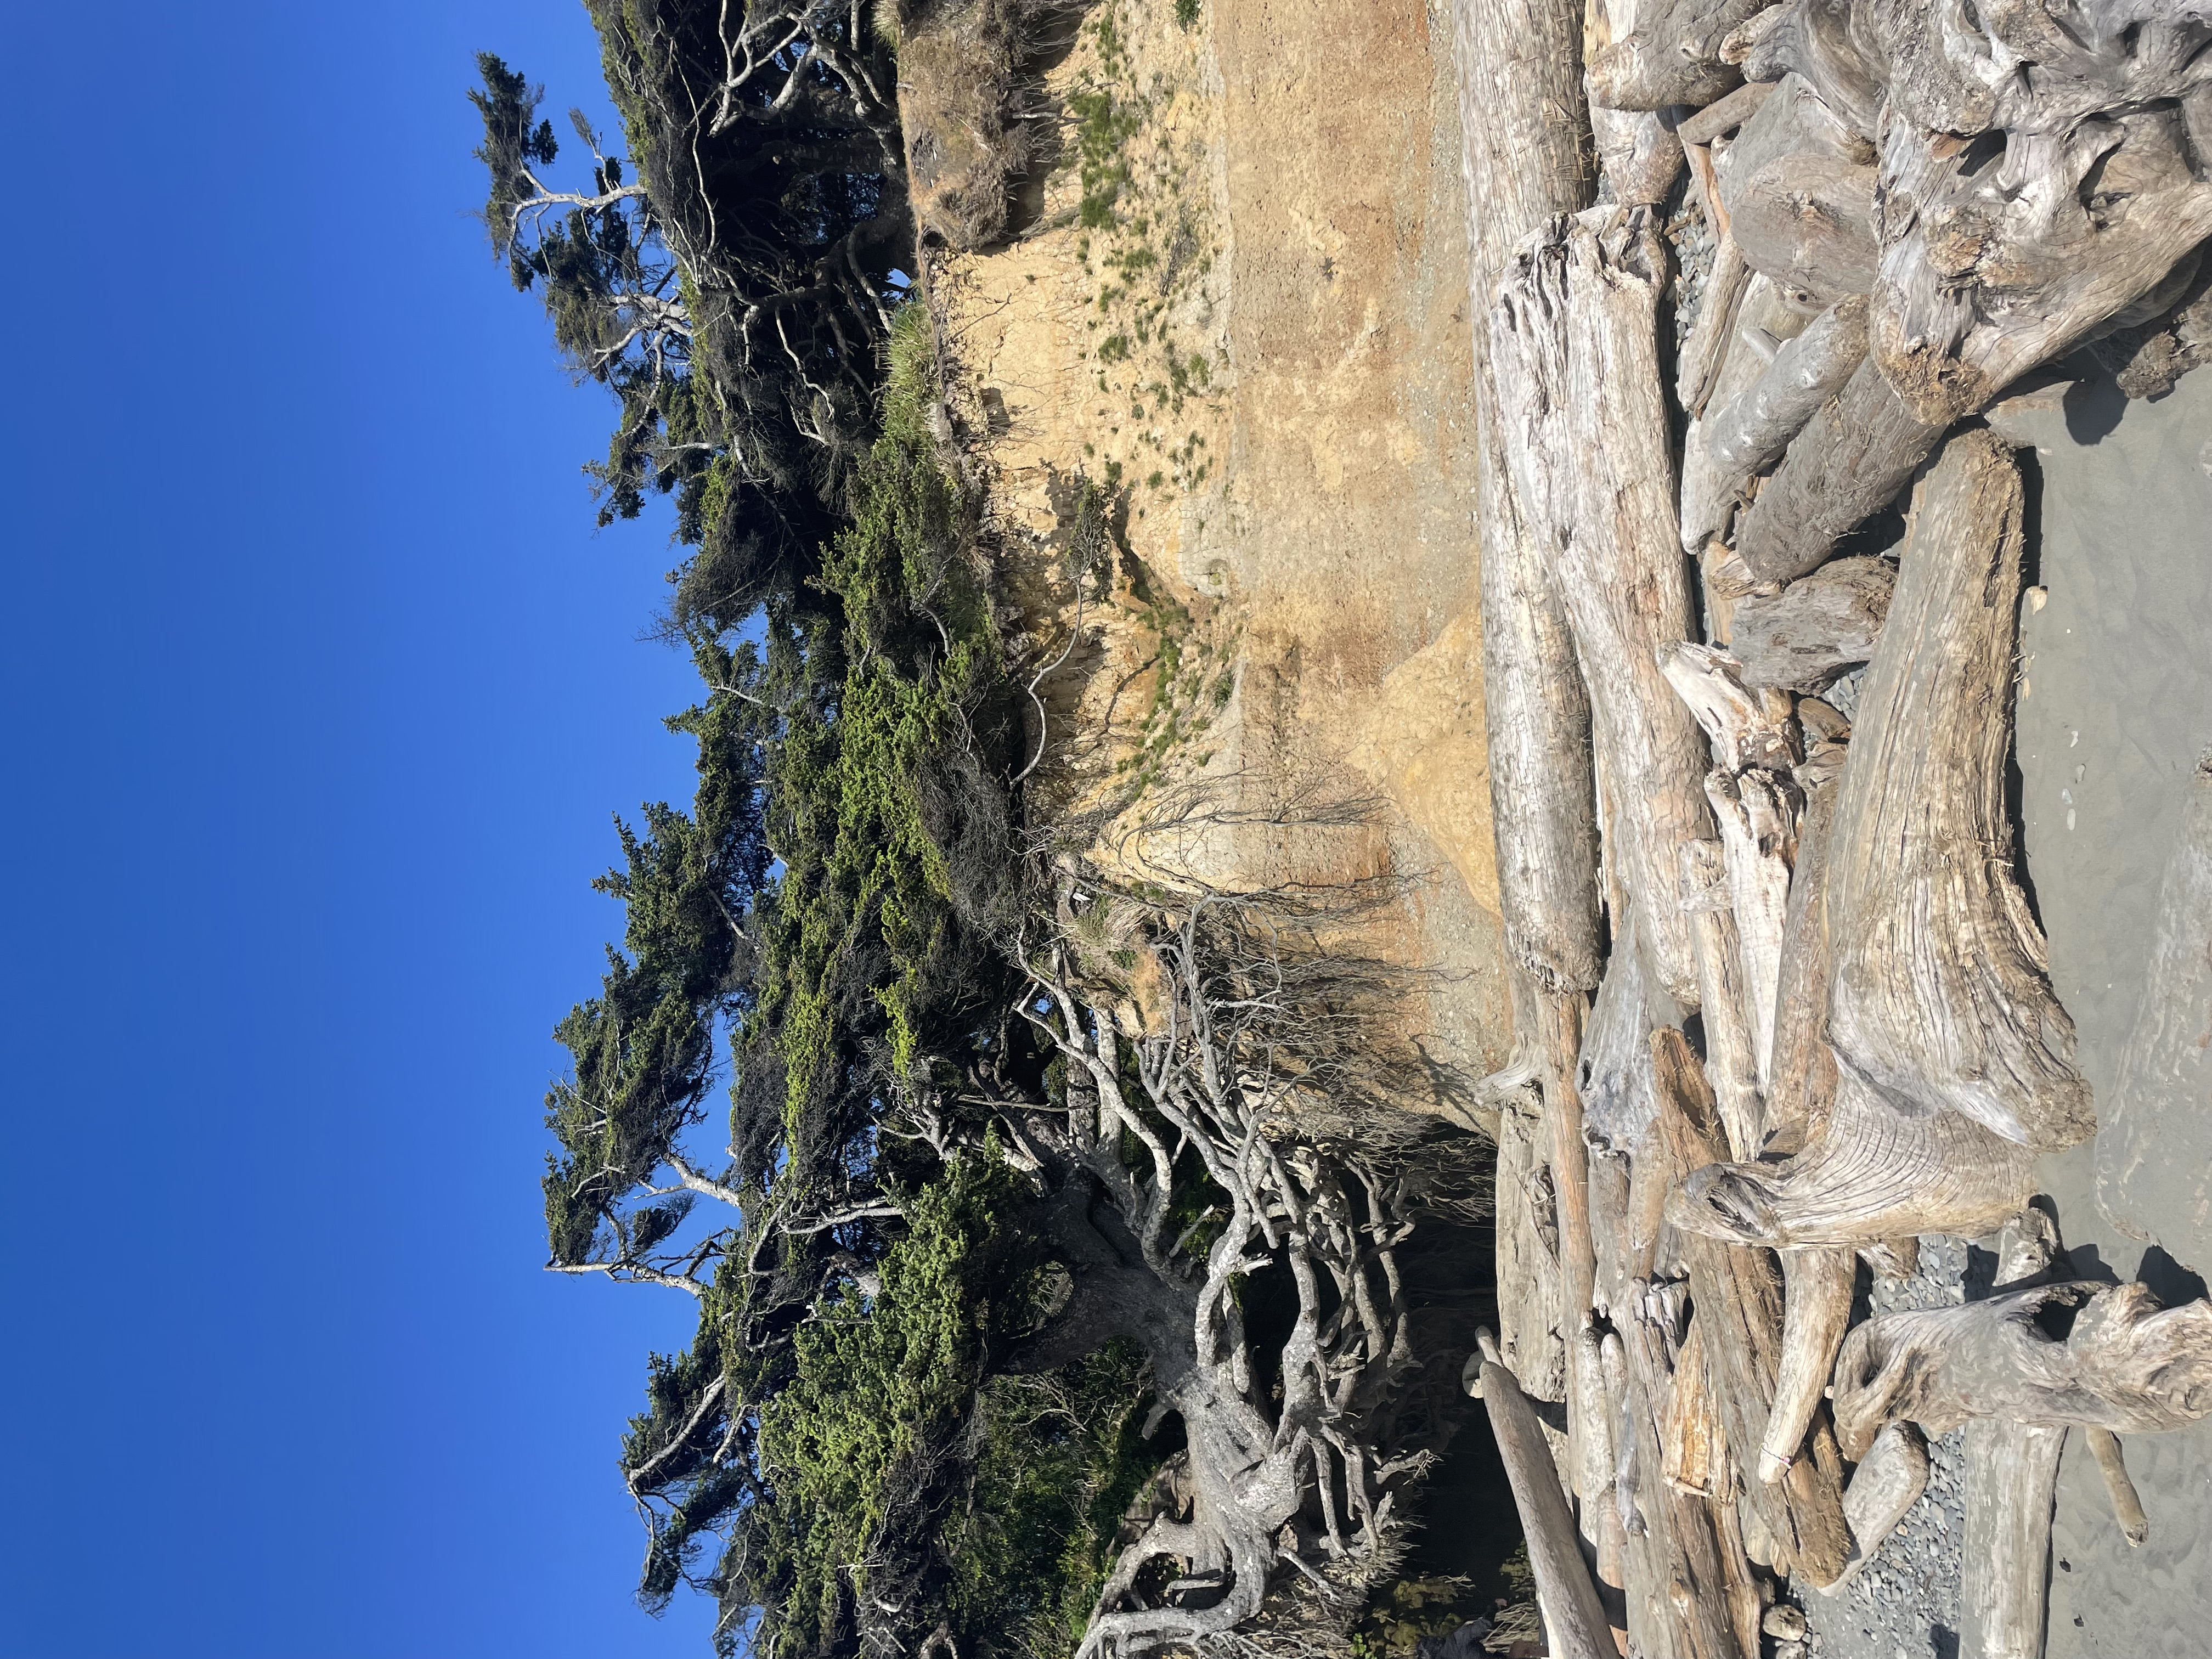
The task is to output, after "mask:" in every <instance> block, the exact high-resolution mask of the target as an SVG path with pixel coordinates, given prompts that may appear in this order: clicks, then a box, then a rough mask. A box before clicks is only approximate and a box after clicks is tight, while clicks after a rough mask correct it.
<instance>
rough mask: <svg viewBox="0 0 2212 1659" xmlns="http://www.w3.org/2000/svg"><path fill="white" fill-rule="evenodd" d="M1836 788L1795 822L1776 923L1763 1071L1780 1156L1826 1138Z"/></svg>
mask: <svg viewBox="0 0 2212 1659" xmlns="http://www.w3.org/2000/svg"><path fill="white" fill-rule="evenodd" d="M1836 793H1837V785H1836V784H1834V783H1832V782H1831V783H1828V784H1826V785H1824V786H1822V787H1820V788H1817V789H1814V791H1812V792H1811V793H1809V794H1808V795H1807V797H1806V799H1805V811H1804V813H1803V816H1802V817H1801V818H1800V820H1799V822H1798V829H1797V859H1796V866H1794V867H1793V868H1792V870H1791V872H1790V893H1789V900H1788V908H1787V909H1786V911H1785V912H1784V918H1783V923H1782V950H1781V956H1780V971H1779V974H1778V978H1777V981H1776V987H1775V997H1774V1047H1773V1055H1772V1059H1771V1062H1770V1064H1769V1066H1768V1068H1767V1083H1766V1125H1767V1135H1768V1143H1767V1144H1768V1147H1769V1148H1770V1149H1771V1150H1773V1151H1777V1152H1784V1153H1788V1152H1798V1151H1800V1150H1802V1148H1803V1147H1805V1146H1807V1145H1808V1144H1810V1143H1812V1142H1814V1141H1817V1140H1818V1139H1820V1137H1821V1135H1822V1134H1823V1133H1825V1132H1826V1127H1827V1122H1828V1115H1829V1111H1830V1108H1831V1106H1832V1103H1833V1102H1834V1099H1835V1093H1836V1061H1835V1056H1834V1054H1832V1052H1831V1051H1830V1050H1829V1048H1828V924H1827V905H1826V881H1827V848H1828V836H1829V830H1830V827H1831V826H1832V824H1833V823H1834V822H1835V816H1836Z"/></svg>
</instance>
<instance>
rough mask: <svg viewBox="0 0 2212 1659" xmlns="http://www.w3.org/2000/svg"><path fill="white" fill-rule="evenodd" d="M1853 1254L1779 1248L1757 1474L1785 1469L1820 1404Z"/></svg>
mask: <svg viewBox="0 0 2212 1659" xmlns="http://www.w3.org/2000/svg"><path fill="white" fill-rule="evenodd" d="M1857 1273H1858V1255H1857V1252H1856V1251H1854V1250H1853V1249H1850V1246H1848V1245H1843V1246H1831V1247H1829V1248H1826V1249H1805V1250H1784V1251H1783V1252H1782V1277H1783V1283H1784V1297H1785V1306H1784V1315H1783V1321H1782V1357H1781V1360H1780V1363H1779V1365H1778V1369H1777V1371H1776V1375H1775V1381H1774V1404H1773V1406H1772V1407H1771V1409H1770V1410H1769V1411H1768V1413H1767V1418H1766V1433H1765V1436H1764V1437H1762V1438H1761V1439H1760V1442H1759V1468H1758V1474H1759V1479H1760V1480H1765V1481H1775V1480H1781V1479H1783V1478H1784V1476H1785V1475H1787V1474H1789V1473H1790V1465H1791V1464H1793V1463H1794V1462H1796V1459H1797V1454H1798V1451H1799V1449H1801V1448H1802V1446H1803V1445H1804V1443H1805V1436H1806V1433H1807V1431H1808V1430H1810V1429H1811V1427H1812V1425H1813V1419H1814V1416H1815V1414H1816V1413H1818V1412H1819V1411H1820V1401H1821V1397H1822V1395H1824V1394H1825V1393H1826V1390H1827V1386H1828V1368H1829V1367H1830V1366H1831V1365H1832V1364H1834V1362H1835V1358H1836V1349H1837V1347H1838V1346H1839V1345H1840V1344H1841V1343H1842V1341H1843V1340H1844V1328H1845V1327H1846V1326H1847V1325H1849V1324H1850V1319H1851V1285H1852V1281H1853V1279H1855V1278H1856V1277H1857Z"/></svg>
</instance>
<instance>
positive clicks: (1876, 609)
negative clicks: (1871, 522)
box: [1729, 558, 1897, 691]
mask: <svg viewBox="0 0 2212 1659" xmlns="http://www.w3.org/2000/svg"><path fill="white" fill-rule="evenodd" d="M1896 586H1897V569H1896V567H1895V566H1893V565H1892V564H1891V563H1890V562H1888V561H1887V560H1886V559H1877V558H1851V559H1837V560H1835V561H1833V562H1831V563H1829V564H1826V565H1823V566H1822V567H1821V568H1820V569H1818V570H1815V571H1814V573H1813V574H1811V575H1809V576H1801V577H1799V578H1798V579H1797V580H1796V581H1794V582H1792V583H1790V585H1789V586H1787V587H1785V588H1784V589H1783V590H1782V592H1779V593H1777V594H1775V595H1773V596H1772V597H1771V598H1769V597H1764V596H1761V595H1759V594H1756V593H1752V594H1747V595H1745V596H1744V597H1743V598H1742V599H1738V600H1737V601H1736V604H1735V626H1734V628H1733V629H1732V630H1731V631H1730V633H1729V654H1730V655H1732V656H1734V657H1735V659H1736V661H1737V662H1738V663H1739V664H1741V665H1742V672H1743V678H1744V683H1745V684H1747V685H1778V686H1786V687H1788V688H1790V690H1798V691H1816V690H1820V688H1821V687H1823V686H1825V685H1826V684H1828V683H1829V682H1830V681H1832V680H1833V679H1834V678H1836V677H1837V676H1838V674H1840V673H1843V672H1844V671H1845V670H1846V669H1849V668H1851V667H1853V666H1855V665H1857V664H1860V663H1863V662H1865V661H1867V660H1869V659H1871V658H1872V657H1873V655H1874V650H1875V643H1876V641H1878V640H1879V639H1880V638H1881V625H1882V623H1883V622H1884V620H1885V619H1886V618H1887V617H1888V615H1889V602H1890V597H1891V594H1892V592H1893V591H1894V590H1895V588H1896Z"/></svg>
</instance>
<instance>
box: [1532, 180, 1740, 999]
mask: <svg viewBox="0 0 2212 1659" xmlns="http://www.w3.org/2000/svg"><path fill="white" fill-rule="evenodd" d="M1664 260H1665V255H1664V253H1663V252H1662V249H1661V246H1660V244H1659V241H1658V238H1657V236H1656V234H1655V233H1654V230H1653V227H1652V223H1651V221H1650V216H1648V215H1646V214H1643V213H1628V212H1623V211H1621V210H1618V209H1595V210H1592V211H1591V212H1589V213H1587V214H1584V215H1582V216H1579V217H1577V218H1575V219H1566V220H1555V221H1554V222H1553V223H1552V224H1551V225H1550V226H1549V227H1547V229H1546V230H1545V231H1544V232H1543V233H1541V234H1540V235H1538V236H1536V237H1534V238H1532V239H1531V240H1529V241H1528V243H1526V244H1525V245H1523V246H1522V248H1521V250H1520V251H1519V252H1518V253H1517V254H1516V257H1515V259H1514V262H1513V266H1512V269H1511V270H1510V272H1509V274H1508V276H1507V277H1506V279H1505V282H1504V285H1503V287H1502V289H1501V290H1500V296H1499V301H1500V302H1499V306H1498V310H1497V311H1496V312H1495V313H1493V314H1492V319H1491V329H1492V344H1493V347H1494V349H1495V350H1496V352H1497V368H1498V386H1499V392H1500V398H1501V407H1502V408H1503V409H1504V410H1505V411H1507V412H1508V417H1509V422H1510V423H1509V425H1508V428H1507V431H1506V444H1505V447H1506V454H1507V458H1508V459H1509V461H1510V464H1511V466H1512V470H1513V477H1514V483H1515V486H1516V489H1517V490H1518V492H1519V495H1520V498H1521V502H1522V508H1523V510H1524V511H1525V512H1526V513H1527V514H1528V520H1529V522H1530V524H1531V526H1532V528H1534V530H1535V532H1536V533H1537V536H1538V538H1539V540H1540V542H1541V544H1544V545H1545V546H1546V547H1547V550H1549V552H1550V555H1551V558H1552V568H1553V572H1554V574H1556V576H1557V578H1558V581H1559V595H1560V599H1561V601H1562V603H1563V604H1564V605H1565V609H1566V612H1567V617H1568V620H1569V622H1570V623H1571V624H1572V626H1573V629H1574V636H1575V646H1576V650H1577V655H1578V657H1579V658H1580V660H1581V662H1582V665H1583V679H1584V681H1585V683H1586V684H1588V685H1589V691H1590V704H1591V711H1592V714H1593V730H1594V733H1595V746H1596V750H1597V753H1598V771H1599V774H1600V775H1601V776H1602V777H1604V778H1605V779H1607V781H1608V793H1609V799H1608V802H1607V812H1608V813H1609V815H1610V818H1611V822H1609V823H1606V824H1605V825H1604V826H1603V829H1604V833H1605V835H1606V837H1607V848H1608V853H1609V855H1610V856H1611V858H1612V860H1613V865H1614V866H1615V868H1616V869H1617V870H1618V872H1619V873H1620V880H1621V884H1622V885H1623V887H1624V888H1625V889H1626V892H1627V896H1628V899H1629V902H1630V904H1631V905H1632V907H1633V908H1635V909H1636V910H1637V911H1638V915H1640V916H1641V917H1642V919H1643V922H1644V926H1646V927H1648V928H1649V933H1647V934H1646V936H1645V943H1646V946H1647V948H1648V949H1650V952H1651V962H1652V967H1653V969H1654V971H1655V972H1656V974H1657V975H1658V977H1659V980H1660V982H1661V983H1662V985H1664V986H1665V987H1666V988H1667V990H1668V993H1669V994H1672V995H1673V996H1674V998H1675V1000H1677V1001H1678V1002H1680V1003H1683V1004H1684V1005H1686V1006H1694V1004H1695V1003H1696V1001H1697V994H1698V993H1697V970H1696V964H1695V961H1694V958H1693V957H1692V951H1691V946H1690V941H1689V930H1688V928H1687V927H1686V925H1685V923H1684V921H1683V918H1682V916H1681V915H1680V911H1679V910H1678V909H1677V908H1675V905H1674V886H1675V859H1676V854H1675V851H1674V849H1675V848H1676V847H1677V846H1678V845H1680V843H1681V842H1684V841H1687V840H1693V839H1698V838H1700V837H1702V836H1705V835H1707V834H1709V833H1710V830H1711V815H1710V813H1709V812H1708V811H1707V810H1706V806H1705V796H1704V793H1703V790H1702V788H1701V787H1700V780H1701V779H1702V777H1703V775H1704V772H1705V764H1704V756H1703V753H1702V750H1703V744H1702V743H1701V742H1700V741H1699V734H1698V730H1697V726H1696V725H1695V723H1694V722H1693V721H1692V720H1691V719H1690V717H1689V715H1688V714H1687V712H1686V710H1684V709H1683V708H1682V707H1681V706H1680V704H1679V703H1678V702H1676V701H1675V699H1674V696H1673V694H1672V693H1671V692H1669V691H1668V688H1667V684H1666V682H1665V680H1664V678H1663V677H1662V675H1661V673H1660V671H1659V666H1658V660H1657V659H1658V653H1659V651H1660V650H1661V649H1662V647H1666V646H1669V645H1672V644H1674V643H1676V642H1677V641H1680V640H1682V639H1684V638H1685V637H1686V636H1687V635H1688V633H1689V623H1690V614H1691V612H1690V594H1689V584H1688V580H1687V573H1686V568H1685V567H1684V563H1683V560H1682V556H1681V553H1680V549H1679V548H1678V546H1677V545H1676V527H1675V526H1676V520H1675V504H1674V465H1673V459H1672V451H1671V444H1670V441H1669V438H1668V428H1667V415H1666V409H1665V401H1664V398H1663V394H1662V391H1661V387H1660V382H1659V369H1658V357H1657V350H1656V307H1657V303H1658V296H1659V291H1660V288H1661V286H1662V277H1663V274H1664Z"/></svg>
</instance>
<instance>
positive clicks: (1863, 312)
mask: <svg viewBox="0 0 2212 1659" xmlns="http://www.w3.org/2000/svg"><path fill="white" fill-rule="evenodd" d="M1770 275H1771V273H1770ZM1866 317H1867V306H1866V300H1865V298H1864V296H1863V295H1854V296H1852V297H1850V298H1847V299H1844V300H1840V301H1838V302H1837V303H1836V304H1834V305H1832V306H1831V307H1828V309H1827V310H1826V311H1824V312H1822V313H1820V316H1819V317H1817V318H1815V319H1814V320H1813V322H1812V323H1811V324H1810V325H1808V327H1807V328H1806V330H1805V331H1804V332H1803V333H1802V334H1800V335H1799V336H1797V337H1796V338H1795V339H1793V340H1790V341H1788V342H1786V343H1784V344H1783V345H1782V347H1781V348H1780V349H1778V350H1777V351H1776V353H1775V354H1774V361H1773V362H1771V363H1769V364H1768V365H1767V367H1766V368H1765V372H1764V373H1762V374H1760V375H1759V379H1758V380H1755V381H1754V382H1753V383H1752V385H1751V386H1749V387H1747V389H1746V390H1745V391H1743V392H1741V393H1739V394H1738V395H1737V396H1736V397H1735V398H1734V399H1733V400H1731V401H1730V402H1729V404H1728V405H1727V407H1726V408H1724V409H1723V410H1720V411H1719V413H1718V414H1717V416H1715V417H1714V419H1713V420H1712V421H1711V423H1710V425H1709V426H1708V427H1707V428H1705V431H1704V433H1703V434H1702V441H1703V442H1704V444H1705V447H1706V449H1707V451H1708V452H1709V453H1711V459H1712V461H1713V464H1714V465H1715V466H1716V468H1717V470H1718V471H1719V473H1720V476H1721V477H1722V478H1723V480H1725V481H1726V487H1727V488H1728V489H1729V491H1730V492H1734V491H1735V490H1738V489H1741V488H1742V486H1743V484H1744V483H1745V482H1747V480H1748V479H1749V478H1750V477H1752V475H1753V473H1755V472H1759V471H1762V470H1763V469H1765V468H1766V467H1768V466H1771V465H1773V463H1774V462H1775V461H1777V460H1778V459H1781V456H1782V453H1783V451H1784V450H1785V449H1787V448H1788V447H1790V440H1791V439H1792V438H1794V437H1796V435H1798V433H1800V432H1801V431H1802V430H1803V429H1804V427H1805V423H1806V422H1808V421H1810V420H1811V419H1812V418H1813V416H1814V415H1816V414H1818V413H1819V412H1820V405H1821V404H1825V403H1826V402H1827V401H1828V399H1829V398H1832V397H1834V396H1835V395H1836V394H1837V393H1838V392H1841V391H1842V390H1843V389H1844V383H1845V382H1846V381H1848V380H1850V377H1851V376H1852V375H1853V374H1855V373H1857V369H1858V366H1859V364H1860V363H1862V362H1864V361H1865V359H1866V350H1867V333H1866Z"/></svg>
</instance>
